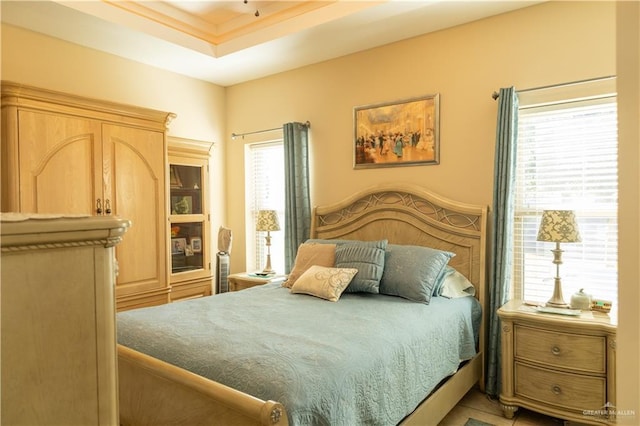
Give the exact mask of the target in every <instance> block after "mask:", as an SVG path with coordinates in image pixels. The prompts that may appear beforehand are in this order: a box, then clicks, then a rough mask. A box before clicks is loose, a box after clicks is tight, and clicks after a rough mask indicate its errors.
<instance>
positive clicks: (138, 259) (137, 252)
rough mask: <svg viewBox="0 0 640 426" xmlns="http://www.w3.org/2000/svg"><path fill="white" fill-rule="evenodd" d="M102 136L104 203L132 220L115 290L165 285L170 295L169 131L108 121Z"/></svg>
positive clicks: (150, 289)
mask: <svg viewBox="0 0 640 426" xmlns="http://www.w3.org/2000/svg"><path fill="white" fill-rule="evenodd" d="M102 141H103V164H104V167H103V181H104V204H105V206H108V207H110V210H111V214H116V215H118V216H120V217H124V218H127V219H129V220H130V221H131V223H132V226H131V228H130V229H129V231H128V232H127V235H126V237H125V238H124V239H123V241H122V243H121V244H119V245H118V246H117V247H116V258H117V259H118V277H117V285H116V296H117V297H119V298H122V297H123V296H125V297H126V296H128V295H133V294H140V293H149V294H150V295H152V294H153V292H154V291H159V290H163V289H164V292H165V293H164V296H160V297H164V298H167V297H168V296H167V293H166V288H167V285H168V284H167V280H166V238H165V229H166V220H165V218H166V216H165V213H164V212H165V183H164V179H165V177H164V169H165V166H164V164H165V160H164V158H165V157H164V156H165V152H166V150H165V141H164V135H163V134H162V133H161V132H157V131H153V130H144V129H137V128H133V127H126V126H117V125H111V124H103V125H102ZM164 301H165V302H166V300H164Z"/></svg>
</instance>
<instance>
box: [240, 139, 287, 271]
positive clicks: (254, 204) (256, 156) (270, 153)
mask: <svg viewBox="0 0 640 426" xmlns="http://www.w3.org/2000/svg"><path fill="white" fill-rule="evenodd" d="M245 164H246V167H245V170H246V177H245V182H246V188H245V193H246V197H247V199H246V206H247V207H246V215H247V217H246V218H245V223H246V224H247V229H246V236H247V237H246V238H247V241H246V244H247V259H246V262H247V270H248V271H262V270H263V269H264V267H265V265H266V262H267V248H266V245H265V237H266V232H258V231H256V219H257V217H258V210H262V209H270V210H275V211H276V212H277V213H278V220H279V222H280V231H274V232H271V267H272V268H273V269H274V270H275V271H276V272H277V273H280V274H282V273H284V221H285V217H284V205H285V196H284V145H283V142H282V140H277V141H271V142H263V143H255V144H250V145H247V146H246V149H245Z"/></svg>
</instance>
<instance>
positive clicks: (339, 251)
mask: <svg viewBox="0 0 640 426" xmlns="http://www.w3.org/2000/svg"><path fill="white" fill-rule="evenodd" d="M386 247H387V240H381V241H371V242H368V241H358V242H345V243H340V244H338V245H337V247H336V268H356V269H357V270H358V273H357V274H356V276H355V277H353V280H351V282H350V283H349V286H348V287H347V288H346V290H345V293H358V292H363V293H379V288H380V279H381V278H382V271H383V270H384V260H385V248H386Z"/></svg>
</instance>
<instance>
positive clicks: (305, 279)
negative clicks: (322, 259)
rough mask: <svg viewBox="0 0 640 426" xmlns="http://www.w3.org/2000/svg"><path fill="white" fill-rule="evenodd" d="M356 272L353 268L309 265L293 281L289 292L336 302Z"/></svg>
mask: <svg viewBox="0 0 640 426" xmlns="http://www.w3.org/2000/svg"><path fill="white" fill-rule="evenodd" d="M357 273H358V270H357V269H355V268H330V267H326V266H319V265H313V266H310V267H309V268H308V269H307V270H306V271H304V273H303V274H302V275H300V277H299V278H298V279H297V280H296V282H294V283H293V286H292V287H291V293H303V294H309V295H311V296H316V297H320V298H322V299H326V300H329V301H331V302H337V301H338V299H339V298H340V295H341V294H342V292H343V291H344V290H345V289H346V288H347V286H348V285H349V283H350V282H351V280H352V279H353V277H354V276H355V275H356V274H357Z"/></svg>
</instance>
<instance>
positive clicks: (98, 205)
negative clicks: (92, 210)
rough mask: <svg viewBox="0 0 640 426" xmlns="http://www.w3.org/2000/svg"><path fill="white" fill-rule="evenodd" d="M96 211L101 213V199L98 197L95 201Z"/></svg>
mask: <svg viewBox="0 0 640 426" xmlns="http://www.w3.org/2000/svg"><path fill="white" fill-rule="evenodd" d="M96 213H97V214H102V200H100V198H98V200H97V201H96Z"/></svg>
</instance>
